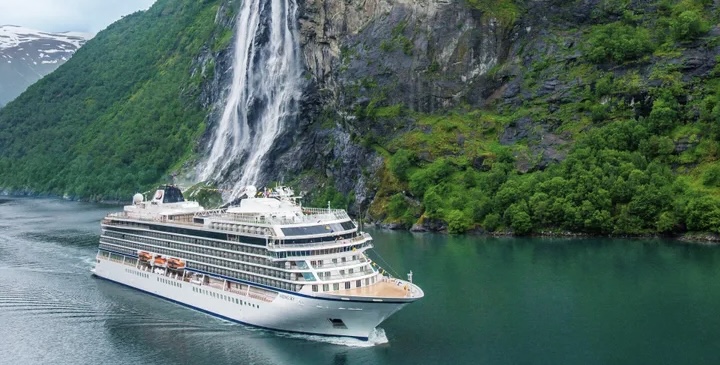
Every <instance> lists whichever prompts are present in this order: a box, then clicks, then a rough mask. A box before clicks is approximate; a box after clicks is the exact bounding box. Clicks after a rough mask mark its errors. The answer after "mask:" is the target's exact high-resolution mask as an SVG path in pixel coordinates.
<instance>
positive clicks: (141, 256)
mask: <svg viewBox="0 0 720 365" xmlns="http://www.w3.org/2000/svg"><path fill="white" fill-rule="evenodd" d="M138 258H139V259H140V261H150V259H152V255H151V254H150V252H145V251H140V253H138Z"/></svg>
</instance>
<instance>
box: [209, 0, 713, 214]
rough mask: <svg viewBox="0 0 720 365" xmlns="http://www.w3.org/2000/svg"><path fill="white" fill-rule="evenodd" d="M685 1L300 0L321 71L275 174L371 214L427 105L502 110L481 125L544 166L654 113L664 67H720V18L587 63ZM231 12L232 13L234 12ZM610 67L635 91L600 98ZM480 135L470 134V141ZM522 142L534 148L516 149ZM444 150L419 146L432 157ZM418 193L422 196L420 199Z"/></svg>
mask: <svg viewBox="0 0 720 365" xmlns="http://www.w3.org/2000/svg"><path fill="white" fill-rule="evenodd" d="M676 3H678V2H674V1H670V2H669V3H668V4H669V5H668V4H665V5H659V4H658V3H657V2H655V1H642V0H633V1H631V0H582V1H572V2H567V1H561V0H527V1H523V0H496V1H487V2H483V1H474V0H398V1H389V0H345V1H329V0H300V1H299V3H298V5H299V14H300V18H299V32H300V40H301V47H302V52H303V55H304V60H305V66H306V78H307V79H308V80H310V82H309V83H308V84H307V88H306V90H305V95H304V98H303V103H302V110H301V116H300V118H299V119H298V120H297V122H296V123H297V125H294V126H291V127H290V128H288V130H287V132H286V133H285V134H284V135H282V136H281V137H280V138H279V139H278V141H277V142H276V143H275V146H274V149H273V152H272V153H271V156H272V159H271V160H270V161H268V164H267V166H266V168H265V169H264V171H265V174H264V176H263V177H262V180H263V181H264V182H270V181H279V180H283V181H285V182H291V183H295V184H298V185H299V186H300V187H301V189H305V190H311V191H322V190H325V189H333V190H336V191H339V192H340V193H341V194H343V195H345V196H346V197H351V196H352V199H349V200H350V201H352V202H353V204H352V205H351V211H352V212H353V213H355V214H358V213H362V212H365V211H366V209H367V207H368V205H369V204H370V202H371V201H372V200H373V199H374V198H376V193H377V192H378V191H379V190H381V189H382V186H381V184H383V182H382V179H383V177H382V176H381V175H382V174H383V166H384V163H385V162H386V161H387V158H388V157H389V156H391V155H392V154H393V153H394V149H395V148H396V147H393V146H396V145H395V144H394V141H395V140H396V139H397V137H399V136H401V135H403V134H405V133H408V132H409V131H413V130H417V129H423V128H426V127H422V126H419V125H418V119H419V118H421V116H423V115H442V114H446V113H448V112H451V111H452V112H460V113H466V112H469V111H473V110H482V111H483V112H489V113H494V115H497V116H500V119H501V120H502V123H501V124H487V125H486V126H485V127H483V128H486V129H487V130H486V131H479V132H482V133H486V134H487V135H488V136H489V137H487V138H489V140H490V141H491V142H493V143H497V144H499V145H501V146H509V147H510V148H511V149H512V150H513V160H514V164H515V167H516V170H517V172H519V173H527V172H532V171H535V170H543V169H545V168H546V167H547V166H549V165H551V164H554V163H558V162H560V161H563V160H564V159H565V156H566V155H567V152H568V150H569V148H570V147H571V146H572V143H573V141H574V140H575V138H576V137H577V136H578V135H579V134H581V133H583V131H585V130H588V129H589V128H590V123H595V122H600V121H603V120H604V118H605V119H608V118H609V119H613V118H618V117H623V118H624V117H634V118H644V117H647V116H648V115H649V113H650V111H651V109H652V104H653V100H654V96H653V95H651V92H650V91H649V90H651V89H653V88H657V87H659V86H660V85H664V84H663V83H664V82H665V81H663V80H661V79H658V69H663V67H666V66H667V67H666V68H668V67H669V68H675V67H677V68H678V69H679V71H680V72H681V78H682V80H683V82H686V83H687V82H690V80H692V79H693V78H700V79H702V78H706V77H709V75H711V74H712V72H713V68H714V66H715V57H716V56H717V55H718V54H720V50H719V49H718V46H716V45H715V43H713V41H712V40H711V39H714V37H717V35H718V34H717V33H718V31H717V29H716V28H712V29H710V32H709V33H708V37H705V38H699V39H698V38H694V40H693V41H683V42H682V44H681V46H682V47H683V50H682V52H677V51H675V50H674V49H676V48H675V47H677V44H678V43H677V42H675V43H674V44H675V45H673V46H671V49H673V51H665V52H656V53H655V54H652V53H651V54H648V55H646V56H644V57H643V58H639V59H638V58H635V59H631V60H630V61H629V62H627V61H624V60H619V61H618V60H613V59H612V57H610V58H608V60H607V61H603V60H600V61H598V60H596V61H593V62H590V61H589V60H588V55H587V54H586V53H587V47H586V44H585V43H587V40H588V36H587V34H588V32H589V31H590V30H595V29H597V28H598V27H601V26H604V25H606V24H627V25H629V26H631V27H638V28H642V27H646V26H651V27H654V29H656V30H657V29H667V25H663V24H658V23H656V22H653V21H652V19H653V15H652V14H655V13H657V12H662V13H663V14H664V15H663V16H664V17H666V19H667V17H670V16H671V15H670V14H671V13H672V14H674V12H676V11H677V10H672V9H675V8H672V7H673V6H676ZM231 6H232V5H231ZM663 6H664V8H661V7H663ZM705 6H706V5H705ZM713 9H714V10H713V11H716V10H717V9H715V8H714V7H713ZM223 14H224V13H223ZM221 15H222V14H221ZM676 15H677V14H675V15H672V16H676ZM218 19H220V20H219V21H225V22H227V23H228V24H230V23H231V22H232V20H231V17H227V16H225V15H222V16H219V18H218ZM222 19H225V20H222ZM663 27H665V28H663ZM667 37H668V36H667V35H653V37H652V38H653V40H652V41H653V42H656V46H655V49H658V47H660V48H662V47H667V46H659V44H660V43H662V42H667V40H666V39H667ZM663 39H665V40H663ZM670 43H672V42H670ZM670 43H667V44H670ZM229 56H231V54H230V52H227V51H221V52H220V53H219V57H217V58H216V59H214V61H213V62H214V65H215V67H217V69H216V72H215V75H216V76H215V79H214V80H213V82H212V85H214V86H213V87H211V88H208V92H206V93H205V94H204V95H206V96H209V97H208V99H207V101H208V103H207V105H212V104H213V103H214V102H216V101H217V100H221V99H222V95H221V94H222V93H221V92H220V91H218V90H220V89H218V87H219V86H220V85H223V84H224V83H225V81H226V80H225V81H224V79H223V78H224V77H227V72H226V70H227V67H228V65H229V64H230V63H231V62H230V61H229V59H228V57H229ZM601 77H605V78H606V79H612V80H616V81H615V82H616V84H615V86H617V87H618V88H623V89H622V90H621V91H618V92H615V93H606V94H604V95H601V92H598V91H596V90H600V89H601V88H602V85H600V84H601V82H600V81H599V79H600V78H601ZM623 85H624V86H623ZM688 85H689V84H688ZM211 120H212V118H211ZM425 132H426V133H430V132H429V130H426V131H425ZM467 138H468V137H467V136H465V135H461V134H458V136H457V145H458V146H459V148H461V149H462V148H463V144H464V141H465V140H466V139H467ZM691 140H693V137H692V136H688V137H687V138H686V137H683V136H681V137H680V138H678V139H677V141H676V150H677V151H679V152H678V153H681V152H684V151H685V150H687V149H688V148H693V147H694V146H695V145H692V143H691V144H688V141H691ZM518 143H520V146H521V148H514V146H516V145H518ZM437 157H439V156H426V155H423V153H420V155H419V156H418V158H419V159H420V161H422V162H423V163H430V162H432V160H433V159H435V158H437ZM483 159H484V157H477V158H474V159H473V160H472V161H471V164H472V167H473V168H475V169H478V170H480V171H484V170H485V169H487V168H488V166H489V165H487V164H486V163H484V162H483V161H484V160H483ZM403 194H405V192H403ZM407 198H408V199H409V200H411V201H415V203H414V204H418V203H417V201H418V200H417V199H419V198H421V197H413V196H408V197H407Z"/></svg>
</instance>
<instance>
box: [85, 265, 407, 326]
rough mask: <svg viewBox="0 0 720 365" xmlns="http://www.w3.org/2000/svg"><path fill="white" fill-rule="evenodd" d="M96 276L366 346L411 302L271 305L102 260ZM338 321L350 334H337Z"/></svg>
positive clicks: (239, 318)
mask: <svg viewBox="0 0 720 365" xmlns="http://www.w3.org/2000/svg"><path fill="white" fill-rule="evenodd" d="M93 274H94V275H96V276H98V277H100V278H103V279H107V280H110V281H113V282H117V283H120V284H123V285H126V286H129V287H131V288H135V289H138V290H141V291H144V292H147V293H149V294H152V295H155V296H158V297H161V298H164V299H167V300H170V301H173V302H176V303H178V304H182V305H185V306H187V307H190V308H193V309H196V310H199V311H202V312H205V313H207V314H210V315H213V316H216V317H219V318H222V319H225V320H229V321H233V322H238V323H242V324H248V325H252V326H256V327H262V328H267V329H273V330H279V331H287V332H295V333H304V334H313V335H325V336H342V337H353V338H357V339H361V340H367V339H368V337H369V336H370V333H372V332H373V331H374V329H375V327H376V326H377V325H379V324H380V323H381V322H382V321H384V320H385V319H386V318H388V317H389V316H391V315H392V314H393V313H395V312H397V311H398V310H400V309H401V308H402V307H404V306H405V305H407V304H408V302H387V301H384V302H367V301H350V300H341V299H340V298H338V299H326V298H318V297H309V296H305V295H297V294H293V293H290V292H283V291H280V293H279V295H277V297H276V298H274V299H273V300H272V301H267V300H260V299H258V298H254V297H252V296H250V295H247V294H244V295H241V294H238V293H236V292H231V291H227V290H222V289H218V288H215V287H212V286H208V285H199V284H194V283H191V282H186V281H181V280H177V279H172V278H170V277H168V276H165V275H163V274H156V273H153V272H152V271H149V270H148V271H143V270H139V269H137V268H136V267H133V266H129V265H125V264H123V263H118V262H114V261H111V260H107V259H98V260H97V264H96V266H95V269H94V272H93ZM331 319H340V320H342V323H343V324H344V327H346V328H338V327H337V325H336V324H337V322H336V324H333V322H332V321H331Z"/></svg>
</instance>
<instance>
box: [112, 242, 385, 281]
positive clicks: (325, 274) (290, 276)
mask: <svg viewBox="0 0 720 365" xmlns="http://www.w3.org/2000/svg"><path fill="white" fill-rule="evenodd" d="M117 244H125V245H130V246H133V247H135V248H137V249H141V250H147V251H157V252H158V253H161V254H169V255H177V253H173V252H170V253H168V252H169V251H166V250H163V249H155V248H151V247H146V246H143V245H139V244H136V243H124V242H118V243H117ZM101 246H102V245H101ZM183 256H184V257H185V258H187V259H190V260H193V261H199V262H205V263H208V264H211V265H217V266H224V267H228V268H230V269H236V270H243V271H251V272H255V273H258V274H261V275H267V276H273V277H276V278H284V279H286V280H296V279H299V278H300V277H303V279H304V280H305V281H315V277H314V276H313V274H312V273H303V274H300V273H288V272H281V271H276V270H271V269H265V268H257V267H254V266H251V265H245V264H240V263H236V262H228V261H225V260H220V259H214V258H207V257H203V256H198V255H193V254H187V253H183ZM351 259H352V261H355V260H357V255H353V256H352V257H351ZM340 260H341V262H342V263H346V262H347V258H345V257H343V258H341V259H340ZM331 262H332V263H333V264H337V263H338V259H332V261H331ZM323 263H324V261H323V260H320V261H312V262H311V264H312V265H313V266H321V265H322V264H323ZM197 266H203V267H204V268H202V269H200V270H203V271H208V272H210V271H212V272H217V273H219V274H220V275H224V276H228V277H234V278H238V279H241V280H250V281H255V282H258V283H261V284H265V285H270V286H273V287H277V288H282V289H286V290H299V289H293V288H299V286H294V285H293V284H288V283H284V282H280V281H276V280H270V279H265V278H259V277H255V276H252V275H247V274H239V273H235V272H233V271H231V270H226V269H216V268H211V267H209V266H206V265H196V264H194V263H189V267H197ZM338 272H339V273H340V276H345V275H346V274H347V275H354V274H356V273H357V274H359V275H364V274H372V273H373V270H372V269H371V268H370V266H369V265H365V266H363V267H360V268H357V271H356V269H354V268H351V269H347V272H346V270H345V269H341V270H339V271H338ZM318 275H319V276H320V279H325V280H331V279H332V278H331V276H332V274H331V272H330V271H321V272H318ZM351 282H352V281H348V282H345V283H344V284H343V285H344V286H345V289H351V287H352V286H351ZM338 285H339V284H338V283H335V284H333V287H338ZM367 285H369V283H368V281H367V279H365V286H367ZM324 286H328V284H325V285H324ZM362 286H363V285H362V280H356V285H355V287H356V288H360V287H362ZM333 290H339V287H338V288H337V289H335V288H334V289H333ZM323 291H327V290H323Z"/></svg>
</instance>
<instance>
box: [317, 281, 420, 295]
mask: <svg viewBox="0 0 720 365" xmlns="http://www.w3.org/2000/svg"><path fill="white" fill-rule="evenodd" d="M327 293H328V294H332V295H337V296H348V297H368V298H378V299H386V298H393V299H396V298H417V297H422V296H423V294H422V291H421V290H420V288H418V287H417V286H416V285H413V284H411V283H408V282H407V281H404V280H397V279H388V280H383V281H379V282H377V283H375V284H372V285H368V286H363V287H360V288H353V289H344V290H335V291H329V292H327Z"/></svg>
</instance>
